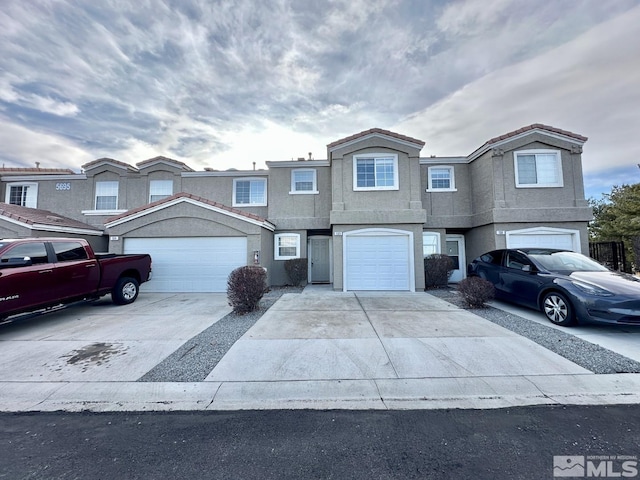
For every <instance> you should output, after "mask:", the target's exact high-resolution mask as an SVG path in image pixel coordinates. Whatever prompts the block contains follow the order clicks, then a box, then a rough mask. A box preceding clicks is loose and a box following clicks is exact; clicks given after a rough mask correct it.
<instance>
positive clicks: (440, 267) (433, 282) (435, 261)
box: [424, 253, 453, 288]
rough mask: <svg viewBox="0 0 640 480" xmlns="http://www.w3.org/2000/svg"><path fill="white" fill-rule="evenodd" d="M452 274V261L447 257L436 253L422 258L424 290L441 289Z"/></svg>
mask: <svg viewBox="0 0 640 480" xmlns="http://www.w3.org/2000/svg"><path fill="white" fill-rule="evenodd" d="M452 273H453V260H451V258H449V257H448V256H447V255H445V254H442V253H436V254H434V255H429V256H427V257H424V279H425V287H426V288H436V287H443V286H446V285H447V283H449V277H450V276H451V274H452Z"/></svg>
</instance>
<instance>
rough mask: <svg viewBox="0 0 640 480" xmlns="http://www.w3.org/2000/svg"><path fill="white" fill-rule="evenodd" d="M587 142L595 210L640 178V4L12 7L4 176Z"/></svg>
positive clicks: (287, 2)
mask: <svg viewBox="0 0 640 480" xmlns="http://www.w3.org/2000/svg"><path fill="white" fill-rule="evenodd" d="M538 122H539V123H546V124H549V125H553V126H555V127H558V128H562V129H565V130H570V131H573V132H576V133H579V134H582V135H585V136H587V137H589V141H588V142H587V143H586V145H585V150H584V154H583V167H584V171H585V185H586V188H587V197H589V196H598V195H599V194H601V193H604V192H609V191H610V190H611V186H612V185H618V184H623V183H637V182H640V169H639V168H638V166H637V164H638V163H640V142H639V141H638V139H637V137H638V136H639V135H640V0H606V1H602V0H582V1H581V0H553V1H545V2H542V1H533V2H532V1H530V0H459V1H450V2H445V1H438V0H414V1H401V0H397V1H393V0H330V1H323V0H274V1H271V0H264V1H262V0H261V1H258V0H253V1H249V0H235V1H224V0H222V1H213V0H136V1H130V0H101V1H95V0H76V1H70V0H69V1H67V0H28V1H25V0H2V9H1V10H0V163H2V164H4V165H5V166H7V167H9V166H35V162H36V161H39V162H40V163H41V167H49V168H52V167H64V168H72V169H74V170H75V171H80V166H81V165H82V164H84V163H86V162H89V161H91V160H94V159H96V158H100V157H111V158H115V159H118V160H121V161H124V162H128V163H132V164H135V163H137V162H140V161H142V160H145V159H147V158H151V157H154V156H156V155H165V156H168V157H172V158H175V159H178V160H181V161H184V162H185V163H187V164H188V165H190V166H191V167H192V168H194V169H197V170H201V169H202V168H204V167H212V168H216V169H227V168H232V167H233V168H238V169H250V168H252V162H254V161H255V162H257V166H258V168H260V167H264V162H265V161H274V160H288V159H291V158H297V157H301V156H305V157H306V156H307V155H308V152H312V154H313V157H314V158H317V159H320V158H326V145H327V144H328V143H330V142H332V141H334V140H337V139H339V138H342V137H344V136H347V135H351V134H353V133H357V132H359V131H361V130H366V129H368V128H372V127H380V128H385V129H389V130H393V131H396V132H399V133H402V134H405V135H410V136H414V137H416V138H419V139H421V140H424V141H425V142H426V146H425V148H424V149H423V151H422V154H423V155H424V156H429V155H438V156H440V155H468V154H469V153H471V152H472V151H473V150H474V149H475V148H477V147H479V146H480V145H481V144H483V143H484V142H485V141H486V140H488V139H489V138H492V137H495V136H497V135H501V134H503V133H507V132H509V131H512V130H515V129H517V128H520V127H522V126H526V125H530V124H532V123H538Z"/></svg>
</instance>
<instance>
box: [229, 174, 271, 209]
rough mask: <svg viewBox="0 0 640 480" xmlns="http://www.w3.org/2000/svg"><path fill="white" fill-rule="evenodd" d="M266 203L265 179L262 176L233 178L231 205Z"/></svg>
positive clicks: (263, 204)
mask: <svg viewBox="0 0 640 480" xmlns="http://www.w3.org/2000/svg"><path fill="white" fill-rule="evenodd" d="M266 204H267V180H266V179H264V178H247V179H235V180H234V181H233V206H234V207H241V206H245V205H255V206H265V205H266Z"/></svg>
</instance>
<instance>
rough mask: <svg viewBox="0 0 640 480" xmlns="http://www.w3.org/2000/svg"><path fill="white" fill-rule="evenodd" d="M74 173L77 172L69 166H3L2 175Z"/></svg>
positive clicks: (0, 169) (0, 172) (0, 173)
mask: <svg viewBox="0 0 640 480" xmlns="http://www.w3.org/2000/svg"><path fill="white" fill-rule="evenodd" d="M5 174H9V175H73V174H75V172H74V171H73V170H70V169H68V168H33V167H31V168H25V167H2V168H0V175H5Z"/></svg>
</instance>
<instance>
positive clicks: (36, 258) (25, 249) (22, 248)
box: [0, 242, 49, 265]
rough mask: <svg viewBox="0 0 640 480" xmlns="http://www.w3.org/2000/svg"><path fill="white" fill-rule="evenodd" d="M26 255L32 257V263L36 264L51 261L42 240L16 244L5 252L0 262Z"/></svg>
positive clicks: (7, 261)
mask: <svg viewBox="0 0 640 480" xmlns="http://www.w3.org/2000/svg"><path fill="white" fill-rule="evenodd" d="M25 257H29V258H30V259H31V263H33V264H34V265H35V264H39V263H49V259H48V256H47V249H46V247H45V246H44V243H42V242H35V243H23V244H22V245H16V246H15V247H13V248H12V249H10V250H9V251H8V252H7V253H5V254H4V255H3V256H2V258H0V263H9V260H10V259H12V258H25Z"/></svg>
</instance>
